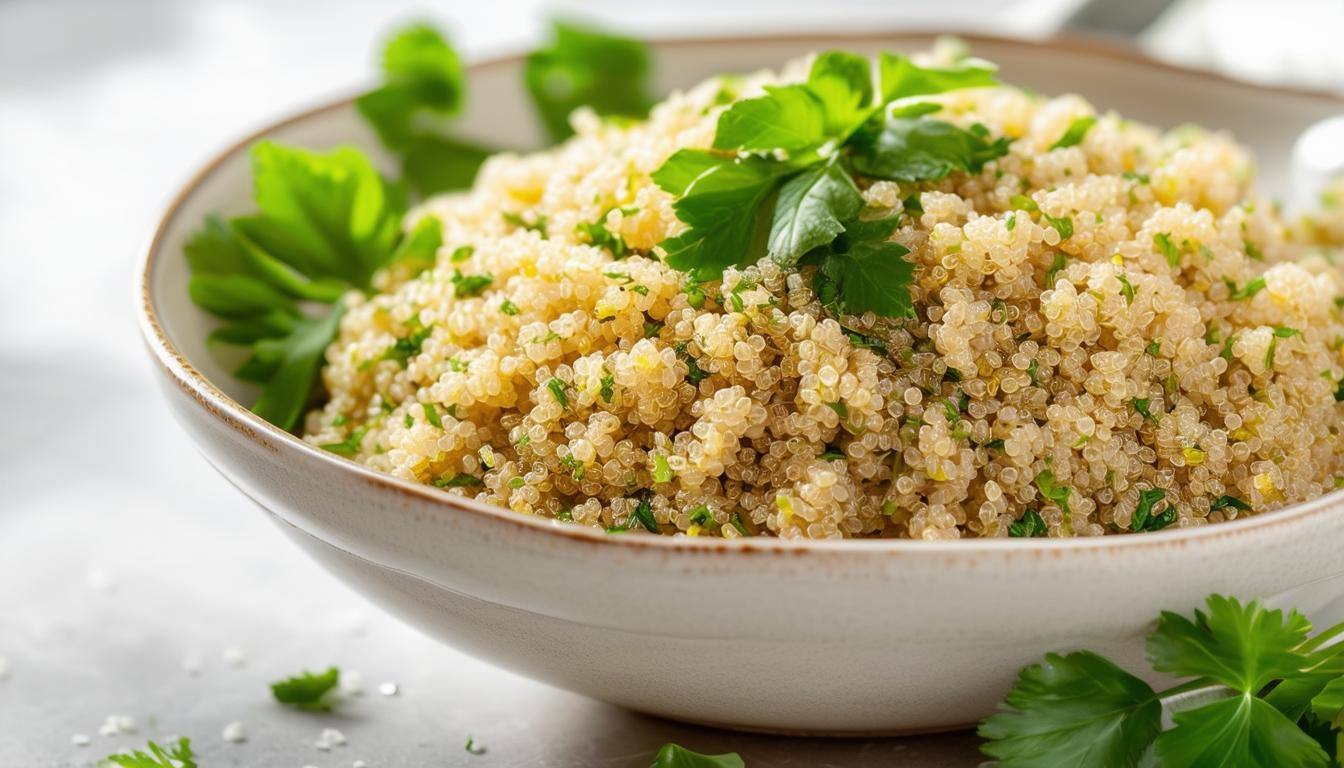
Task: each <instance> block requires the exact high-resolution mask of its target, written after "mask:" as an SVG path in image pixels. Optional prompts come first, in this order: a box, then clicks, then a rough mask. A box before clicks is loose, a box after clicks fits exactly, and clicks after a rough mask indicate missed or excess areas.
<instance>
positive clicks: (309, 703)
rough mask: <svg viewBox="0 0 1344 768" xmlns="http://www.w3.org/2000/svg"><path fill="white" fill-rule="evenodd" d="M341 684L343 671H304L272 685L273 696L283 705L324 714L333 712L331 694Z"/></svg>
mask: <svg viewBox="0 0 1344 768" xmlns="http://www.w3.org/2000/svg"><path fill="white" fill-rule="evenodd" d="M340 682H341V670H340V669H338V668H337V667H327V669H326V671H325V672H308V671H303V672H300V673H299V674H297V675H294V676H293V677H287V678H285V679H284V680H277V681H276V682H274V683H271V695H272V696H274V697H275V700H276V701H278V702H280V703H281V704H288V705H290V706H292V707H297V708H298V709H312V710H318V711H322V712H327V711H330V710H331V707H332V698H331V694H332V693H333V692H334V691H335V690H336V686H338V685H340Z"/></svg>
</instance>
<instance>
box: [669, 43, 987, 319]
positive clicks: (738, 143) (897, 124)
mask: <svg viewBox="0 0 1344 768" xmlns="http://www.w3.org/2000/svg"><path fill="white" fill-rule="evenodd" d="M996 82H997V81H996V80H995V77H994V69H993V68H992V67H991V66H989V65H987V64H985V63H984V62H978V61H973V60H972V61H967V62H963V63H962V64H961V65H960V66H957V67H955V68H948V69H937V68H925V67H920V66H918V65H916V64H915V63H913V62H912V61H910V60H909V59H907V58H905V57H902V56H898V55H895V54H890V53H884V54H882V55H881V56H879V57H878V59H877V61H876V62H872V61H870V60H869V59H867V58H865V57H862V56H857V55H854V54H851V53H845V52H842V51H828V52H825V53H822V54H820V55H818V56H817V58H816V59H815V60H814V62H813V65H812V69H811V71H810V73H809V75H808V78H807V81H806V82H803V83H796V84H791V85H781V86H767V87H766V88H765V94H764V95H762V96H758V97H755V98H750V99H744V100H742V101H738V102H736V103H734V104H733V105H732V106H730V107H729V108H728V109H726V110H725V111H724V112H723V113H722V114H721V115H720V116H719V120H718V125H717V128H716V132H715V136H714V142H713V146H712V147H711V148H710V149H683V150H680V151H678V152H676V153H675V154H673V155H672V156H671V157H670V158H669V159H668V160H667V162H666V163H664V164H663V166H662V167H660V168H659V169H658V170H657V171H655V172H654V174H653V180H654V182H655V183H657V184H658V186H659V187H661V188H662V189H663V190H665V191H667V192H669V193H671V194H673V195H675V196H676V197H677V200H676V202H675V204H674V209H675V211H676V213H677V217H678V218H679V219H680V220H681V221H682V222H683V223H685V224H686V225H687V229H686V230H685V231H684V232H682V233H681V234H679V235H676V236H674V237H671V238H668V239H667V240H664V241H663V242H662V243H661V248H662V250H663V252H664V253H665V254H666V260H667V263H668V265H669V266H672V267H673V268H675V269H679V270H681V271H684V272H689V273H691V275H692V276H693V277H694V278H695V279H697V280H714V279H718V277H719V276H720V274H721V273H722V271H723V270H724V269H725V268H727V267H730V266H745V265H749V264H753V263H755V262H756V261H757V260H759V259H760V258H761V257H762V256H765V255H768V256H769V257H770V258H771V259H773V260H774V261H775V262H777V263H779V264H780V265H781V266H783V267H786V268H794V267H798V266H813V267H815V272H814V278H813V286H814V288H815V289H816V291H817V293H818V296H819V298H820V299H821V300H822V301H823V302H824V303H826V304H827V305H829V306H831V307H832V308H833V309H837V310H843V311H846V312H851V313H862V312H867V311H872V312H875V313H877V314H880V315H884V316H888V317H905V316H909V315H910V314H911V313H912V312H913V307H912V300H911V296H910V291H909V284H910V281H911V279H912V278H913V274H914V267H913V265H911V264H910V263H909V262H907V261H905V260H904V259H903V258H902V257H903V256H904V255H905V254H906V253H908V252H909V251H908V249H907V248H905V247H904V246H902V245H900V244H898V243H892V242H888V239H889V238H890V237H891V235H892V233H893V232H894V231H895V229H896V227H897V225H898V219H897V217H894V216H889V217H886V218H882V219H878V220H876V221H869V220H866V219H865V218H864V217H863V216H861V214H862V212H863V209H864V200H863V195H862V193H861V191H860V187H859V182H860V181H861V180H879V179H885V180H892V181H900V182H921V181H934V180H938V179H942V178H944V177H946V176H947V175H948V174H950V173H952V172H954V171H969V172H978V171H979V170H980V169H981V168H983V167H984V165H985V164H986V163H988V162H990V161H992V160H994V159H996V158H998V157H1001V156H1002V155H1003V154H1005V153H1006V152H1007V147H1008V141H1007V140H1006V139H1002V138H1000V139H997V140H994V141H990V140H989V138H988V131H987V130H986V129H985V128H984V127H983V126H978V125H977V126H973V127H972V128H969V129H965V128H960V127H958V126H955V125H953V124H951V123H947V122H943V121H939V120H934V119H931V118H929V117H928V115H930V114H932V113H934V112H937V111H939V109H940V106H939V105H937V104H933V103H929V102H921V101H918V99H917V97H920V96H927V95H932V94H938V93H943V92H946V91H950V90H955V89H959V88H969V87H977V86H988V85H994V84H996Z"/></svg>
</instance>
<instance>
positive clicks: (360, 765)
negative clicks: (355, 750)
mask: <svg viewBox="0 0 1344 768" xmlns="http://www.w3.org/2000/svg"><path fill="white" fill-rule="evenodd" d="M367 766H368V763H366V762H364V761H363V760H356V761H355V762H354V764H353V765H351V766H350V768H367Z"/></svg>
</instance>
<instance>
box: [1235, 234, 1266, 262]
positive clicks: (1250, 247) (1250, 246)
mask: <svg viewBox="0 0 1344 768" xmlns="http://www.w3.org/2000/svg"><path fill="white" fill-rule="evenodd" d="M1241 246H1242V248H1243V249H1245V251H1246V256H1247V258H1251V259H1255V260H1256V261H1264V260H1265V254H1263V253H1261V252H1260V248H1259V246H1257V245H1256V244H1255V243H1253V242H1251V241H1250V239H1249V238H1242V240H1241Z"/></svg>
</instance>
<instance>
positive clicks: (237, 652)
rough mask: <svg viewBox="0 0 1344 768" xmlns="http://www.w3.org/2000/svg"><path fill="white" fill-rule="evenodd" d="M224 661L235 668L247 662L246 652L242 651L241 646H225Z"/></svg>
mask: <svg viewBox="0 0 1344 768" xmlns="http://www.w3.org/2000/svg"><path fill="white" fill-rule="evenodd" d="M224 663H225V664H228V665H229V666H230V667H233V668H234V669H237V668H238V667H241V666H243V665H244V664H246V663H247V654H245V653H243V649H242V648H233V647H229V648H225V649H224Z"/></svg>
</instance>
